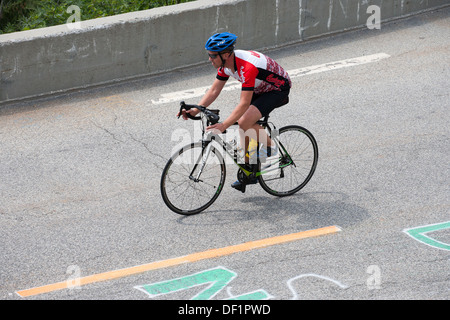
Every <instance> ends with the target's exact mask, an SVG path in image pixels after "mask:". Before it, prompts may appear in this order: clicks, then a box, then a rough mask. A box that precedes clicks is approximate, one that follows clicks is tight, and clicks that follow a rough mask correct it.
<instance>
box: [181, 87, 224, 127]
mask: <svg viewBox="0 0 450 320" xmlns="http://www.w3.org/2000/svg"><path fill="white" fill-rule="evenodd" d="M225 83H226V80H220V79H216V80H215V81H214V82H213V84H212V86H211V88H209V89H208V91H207V92H206V93H205V95H204V96H203V98H202V99H201V100H200V102H199V103H198V105H200V106H203V107H205V108H207V107H208V106H209V105H210V104H211V103H213V102H214V100H216V99H217V97H218V96H219V94H220V92H221V91H222V89H223V87H224V86H225ZM186 112H187V113H189V114H190V115H191V116H194V117H195V116H196V115H197V114H198V113H199V112H200V110H198V109H190V110H188V111H184V110H183V113H182V116H183V119H184V120H187V119H188V117H187V116H186ZM177 116H179V114H177Z"/></svg>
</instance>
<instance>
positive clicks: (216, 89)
mask: <svg viewBox="0 0 450 320" xmlns="http://www.w3.org/2000/svg"><path fill="white" fill-rule="evenodd" d="M225 83H227V82H226V81H224V80H219V79H216V80H214V82H213V84H212V86H211V88H209V89H208V91H207V92H206V93H205V95H204V96H203V98H202V99H201V100H200V102H199V103H198V104H199V105H201V106H204V107H205V108H207V107H208V106H209V105H210V104H211V103H213V102H214V101H215V100H216V99H217V97H218V96H219V94H220V92H222V89H223V87H224V86H225Z"/></svg>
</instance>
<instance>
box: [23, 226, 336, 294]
mask: <svg viewBox="0 0 450 320" xmlns="http://www.w3.org/2000/svg"><path fill="white" fill-rule="evenodd" d="M339 231H341V229H340V228H339V227H337V226H330V227H324V228H319V229H314V230H308V231H302V232H298V233H291V234H287V235H283V236H278V237H273V238H266V239H262V240H256V241H250V242H246V243H242V244H237V245H233V246H229V247H224V248H219V249H211V250H206V251H203V252H197V253H192V254H189V255H187V256H182V257H178V258H172V259H167V260H162V261H156V262H151V263H147V264H143V265H140V266H134V267H130V268H125V269H119V270H114V271H108V272H104V273H98V274H94V275H91V276H86V277H82V278H79V279H75V280H74V279H71V280H70V281H62V282H57V283H53V284H48V285H44V286H41V287H35V288H31V289H25V290H20V291H17V292H16V293H17V294H18V295H19V296H21V297H29V296H34V295H38V294H43V293H48V292H52V291H56V290H61V289H68V288H70V287H71V286H73V285H72V283H77V284H78V285H80V286H83V285H87V284H91V283H96V282H101V281H108V280H113V279H118V278H123V277H127V276H131V275H134V274H139V273H143V272H147V271H151V270H156V269H163V268H167V267H172V266H176V265H180V264H183V263H191V262H196V261H200V260H205V259H212V258H217V257H222V256H226V255H230V254H233V253H237V252H244V251H249V250H253V249H258V248H264V247H268V246H273V245H276V244H281V243H286V242H291V241H295V240H300V239H305V238H311V237H317V236H322V235H326V234H332V233H336V232H339Z"/></svg>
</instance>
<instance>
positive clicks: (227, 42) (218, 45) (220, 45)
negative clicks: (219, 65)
mask: <svg viewBox="0 0 450 320" xmlns="http://www.w3.org/2000/svg"><path fill="white" fill-rule="evenodd" d="M236 39H237V36H236V35H234V34H232V33H229V32H222V33H216V34H215V35H213V36H212V37H210V38H209V39H208V41H206V45H205V49H206V50H209V51H213V52H220V51H224V50H225V49H227V48H229V47H231V46H233V45H234V43H235V42H236Z"/></svg>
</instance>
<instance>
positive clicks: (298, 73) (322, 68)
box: [151, 53, 390, 104]
mask: <svg viewBox="0 0 450 320" xmlns="http://www.w3.org/2000/svg"><path fill="white" fill-rule="evenodd" d="M389 57H390V55H388V54H386V53H376V54H372V55H369V56H362V57H357V58H352V59H345V60H340V61H334V62H329V63H324V64H319V65H315V66H310V67H305V68H300V69H294V70H288V73H289V76H290V77H291V79H294V78H298V77H303V76H307V75H311V74H316V73H321V72H326V71H333V70H338V69H342V68H348V67H355V66H359V65H363V64H367V63H372V62H377V61H380V60H382V59H386V58H389ZM209 87H210V86H206V87H199V88H193V89H187V90H181V91H175V92H170V93H164V94H162V95H161V98H159V99H156V100H153V99H152V100H151V101H152V103H153V104H163V103H169V102H177V101H181V100H184V99H189V98H197V97H201V96H203V95H204V94H205V93H206V91H207V90H208V89H209ZM240 88H241V84H240V83H239V82H237V81H232V82H228V83H227V84H226V85H225V87H224V88H223V90H225V91H232V90H236V89H240Z"/></svg>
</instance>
